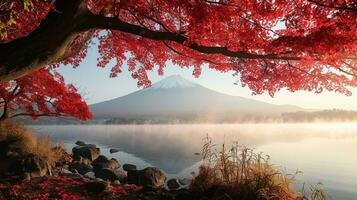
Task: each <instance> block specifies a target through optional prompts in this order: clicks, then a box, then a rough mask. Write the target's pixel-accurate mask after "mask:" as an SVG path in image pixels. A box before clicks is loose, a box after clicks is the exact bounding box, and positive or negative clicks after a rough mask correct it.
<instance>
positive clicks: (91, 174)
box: [84, 172, 95, 179]
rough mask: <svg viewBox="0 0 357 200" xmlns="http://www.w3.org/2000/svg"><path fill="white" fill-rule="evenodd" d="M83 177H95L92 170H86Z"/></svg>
mask: <svg viewBox="0 0 357 200" xmlns="http://www.w3.org/2000/svg"><path fill="white" fill-rule="evenodd" d="M84 176H85V177H87V178H90V179H95V174H94V172H88V173H86V174H84Z"/></svg>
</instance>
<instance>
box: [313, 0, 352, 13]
mask: <svg viewBox="0 0 357 200" xmlns="http://www.w3.org/2000/svg"><path fill="white" fill-rule="evenodd" d="M307 1H308V2H310V3H314V4H316V5H318V6H322V7H326V8H333V9H337V10H347V11H352V12H357V7H356V8H352V7H340V6H333V5H327V4H323V3H321V2H319V1H315V0H307Z"/></svg>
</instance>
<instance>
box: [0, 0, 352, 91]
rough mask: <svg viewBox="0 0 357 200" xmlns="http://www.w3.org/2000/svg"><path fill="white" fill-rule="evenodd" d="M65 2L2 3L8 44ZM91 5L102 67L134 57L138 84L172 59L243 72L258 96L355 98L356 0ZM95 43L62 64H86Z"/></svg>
mask: <svg viewBox="0 0 357 200" xmlns="http://www.w3.org/2000/svg"><path fill="white" fill-rule="evenodd" d="M60 1H63V0H57V1H45V0H9V1H7V2H8V3H7V4H8V5H5V4H6V3H5V4H3V5H0V10H1V11H5V12H0V13H1V14H0V31H1V33H2V34H1V41H2V42H3V43H11V42H12V41H13V40H14V38H18V37H26V35H28V34H30V35H31V33H32V32H34V30H36V26H37V25H38V24H40V23H41V21H42V20H44V19H46V15H47V13H51V12H61V11H58V10H56V3H58V2H60ZM74 1H75V0H74ZM76 1H78V0H76ZM84 4H85V5H84V6H83V4H81V8H83V7H84V9H85V10H86V11H87V12H88V10H89V11H90V12H88V13H89V14H87V15H85V16H84V17H83V18H84V19H87V20H82V18H81V20H82V21H80V20H79V21H78V22H77V21H74V22H72V24H74V23H76V22H77V23H79V24H80V25H79V26H80V28H79V29H78V32H79V31H87V30H93V29H95V30H96V32H95V34H94V37H95V38H97V39H98V40H99V54H100V57H99V58H98V66H100V67H105V66H107V65H108V63H109V62H110V61H111V60H112V59H114V60H115V61H116V64H115V65H114V67H113V68H112V73H111V76H112V77H115V76H117V74H119V73H120V72H121V71H122V66H123V65H122V64H123V62H124V61H127V62H128V66H129V70H130V71H132V74H133V77H134V78H135V79H137V80H138V85H139V86H149V85H150V84H151V82H150V80H148V77H147V74H146V72H147V71H148V70H153V69H154V68H155V67H157V68H158V72H159V74H162V73H163V72H164V68H165V66H166V63H167V61H171V62H172V63H174V64H178V65H179V66H181V67H193V68H194V71H193V74H194V75H195V76H199V75H200V74H201V69H202V66H203V65H208V66H209V67H210V68H212V69H216V70H219V71H222V72H227V71H233V72H236V75H237V76H239V79H240V82H241V84H242V85H243V86H248V87H249V88H250V89H251V90H252V91H253V92H254V93H256V94H261V93H263V92H265V91H267V92H269V93H270V94H271V95H273V94H274V93H275V92H277V91H278V90H280V89H281V88H287V89H288V90H290V91H296V90H308V91H315V92H317V93H319V92H322V91H323V90H324V89H326V90H329V91H336V92H340V93H344V94H347V95H349V94H350V91H349V90H348V87H349V86H352V87H356V86H357V78H356V75H357V74H356V70H357V61H356V60H357V3H356V0H294V1H291V0H265V1H261V0H120V1H116V0H86V1H84ZM9 8H11V9H9ZM74 19H75V18H74ZM29 22H30V23H29ZM103 29H104V30H106V32H105V33H104V32H103V31H102V30H103ZM101 31H102V32H101ZM80 34H83V33H80ZM79 37H80V36H79ZM70 44H73V43H70ZM84 44H85V45H84ZM87 44H88V43H83V44H82V45H83V46H82V47H83V48H82V49H81V51H79V52H80V53H79V54H73V55H72V56H70V57H66V58H65V59H62V60H61V63H66V64H74V65H78V64H79V62H80V61H81V60H83V59H84V58H85V56H86V48H88V47H87ZM77 45H78V44H77ZM0 48H1V47H0ZM128 52H129V53H130V56H126V55H128V54H126V53H128ZM47 64H54V63H53V62H49V63H47Z"/></svg>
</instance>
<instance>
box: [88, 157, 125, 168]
mask: <svg viewBox="0 0 357 200" xmlns="http://www.w3.org/2000/svg"><path fill="white" fill-rule="evenodd" d="M92 165H93V170H94V172H97V171H99V170H101V169H104V168H108V169H118V168H119V167H120V164H119V162H118V161H117V160H116V159H115V158H112V159H110V160H108V158H107V157H105V156H102V155H101V156H99V157H98V158H97V159H95V160H94V161H93V162H92Z"/></svg>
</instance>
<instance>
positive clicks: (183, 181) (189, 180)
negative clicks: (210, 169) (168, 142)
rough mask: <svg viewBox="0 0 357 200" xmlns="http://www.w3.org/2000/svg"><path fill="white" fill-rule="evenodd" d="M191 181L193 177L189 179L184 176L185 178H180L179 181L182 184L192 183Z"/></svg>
mask: <svg viewBox="0 0 357 200" xmlns="http://www.w3.org/2000/svg"><path fill="white" fill-rule="evenodd" d="M191 182H192V179H188V178H183V179H180V180H179V183H180V184H181V185H190V184H191Z"/></svg>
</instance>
